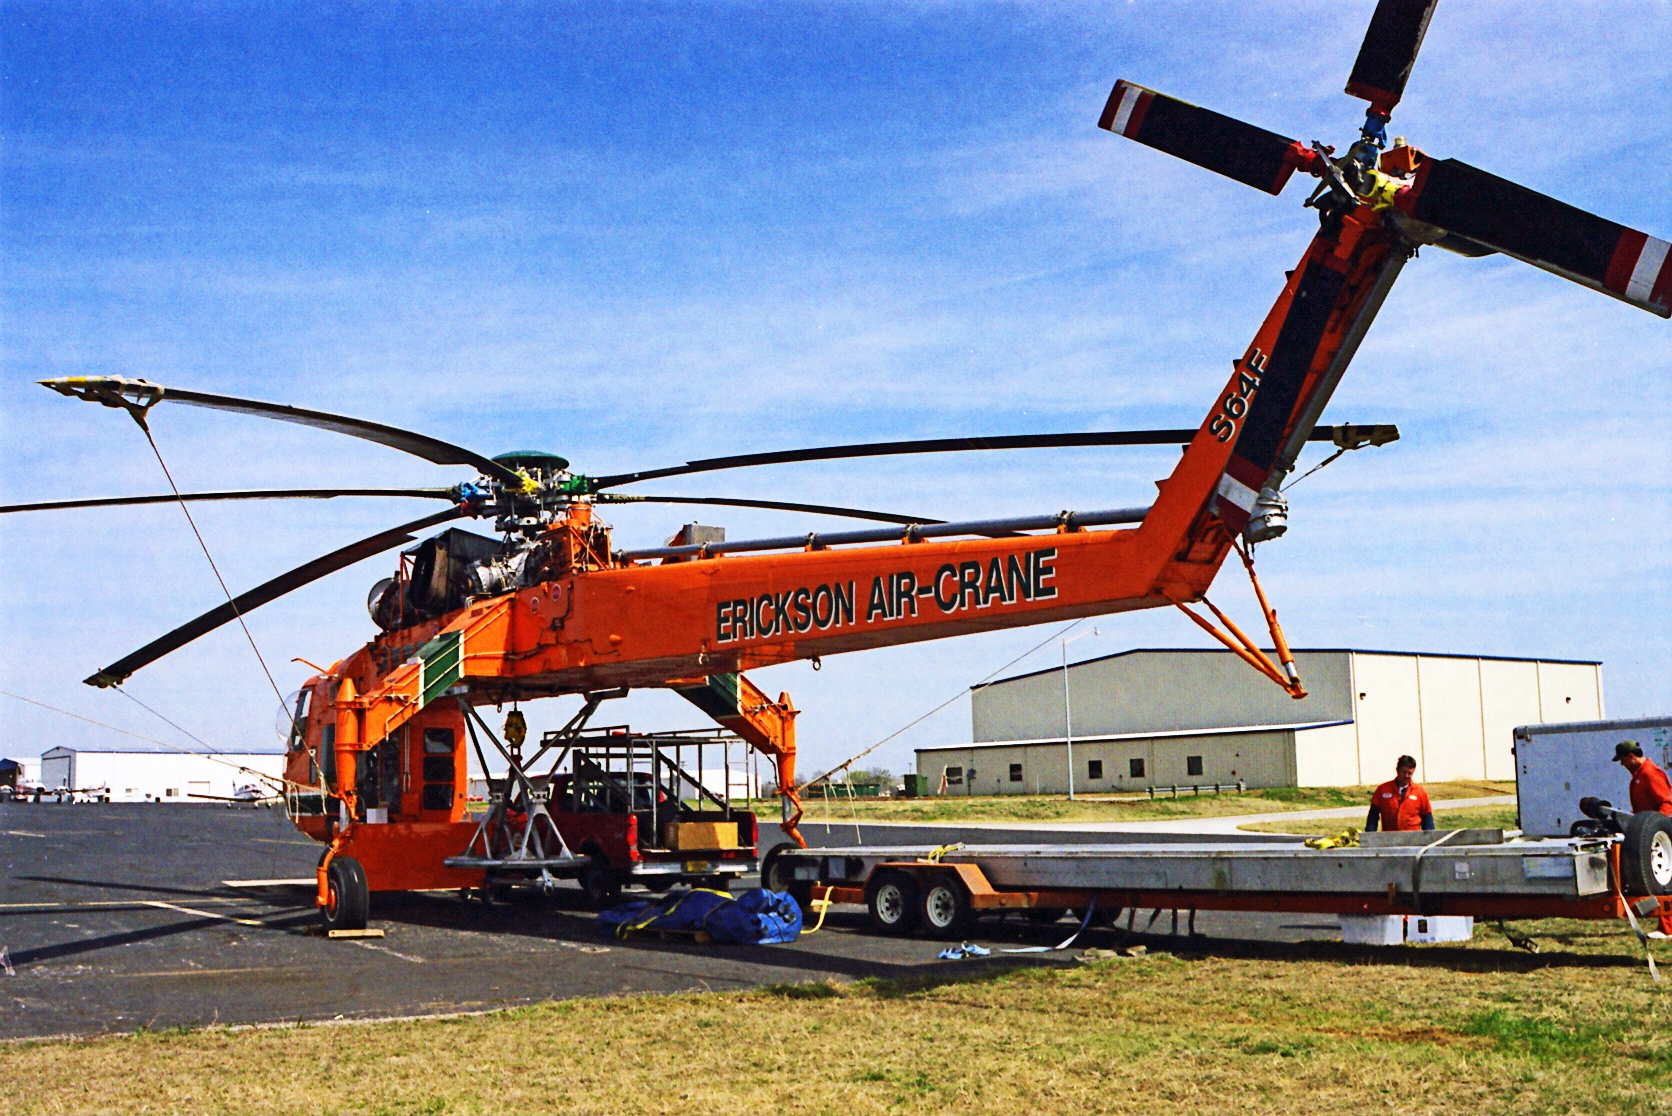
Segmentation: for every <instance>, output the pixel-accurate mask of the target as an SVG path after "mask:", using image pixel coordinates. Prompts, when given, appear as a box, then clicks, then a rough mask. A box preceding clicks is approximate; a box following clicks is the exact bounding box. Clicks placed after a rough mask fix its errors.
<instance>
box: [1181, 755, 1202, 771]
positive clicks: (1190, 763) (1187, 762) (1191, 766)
mask: <svg viewBox="0 0 1672 1116" xmlns="http://www.w3.org/2000/svg"><path fill="white" fill-rule="evenodd" d="M1184 773H1185V774H1186V775H1200V774H1201V773H1202V757H1201V756H1185V757H1184Z"/></svg>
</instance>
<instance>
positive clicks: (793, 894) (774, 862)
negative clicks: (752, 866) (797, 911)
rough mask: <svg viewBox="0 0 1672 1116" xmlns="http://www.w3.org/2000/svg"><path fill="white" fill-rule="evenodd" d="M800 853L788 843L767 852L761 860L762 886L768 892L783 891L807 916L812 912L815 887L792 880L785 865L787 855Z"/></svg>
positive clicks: (803, 881) (775, 846)
mask: <svg viewBox="0 0 1672 1116" xmlns="http://www.w3.org/2000/svg"><path fill="white" fill-rule="evenodd" d="M800 851H801V850H800V849H798V848H796V846H794V845H792V844H788V843H785V844H781V845H773V846H772V847H771V848H770V849H768V850H766V855H765V856H764V857H762V858H761V886H762V887H764V888H766V890H768V891H781V892H783V893H784V894H785V895H788V896H789V897H790V898H791V899H794V900H795V905H796V906H798V907H800V908H801V912H802V914H803V915H805V914H807V912H809V911H811V910H812V904H813V885H812V884H810V883H808V882H807V881H806V880H799V881H797V880H792V879H791V878H790V870H789V867H788V866H787V865H785V864H784V857H785V856H786V855H787V854H789V853H792V852H800Z"/></svg>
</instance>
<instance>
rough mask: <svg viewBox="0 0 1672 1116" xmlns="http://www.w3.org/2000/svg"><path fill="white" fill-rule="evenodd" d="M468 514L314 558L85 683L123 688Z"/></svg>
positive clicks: (453, 512)
mask: <svg viewBox="0 0 1672 1116" xmlns="http://www.w3.org/2000/svg"><path fill="white" fill-rule="evenodd" d="M464 514H465V513H464V511H463V510H462V509H460V508H448V509H447V510H446V511H444V512H437V513H436V514H434V515H427V516H425V517H424V518H423V519H415V520H413V521H412V522H411V523H403V524H402V525H401V526H399V527H395V528H393V529H391V530H388V531H382V532H379V533H378V534H376V535H373V536H371V537H370V538H367V539H361V540H360V541H359V542H357V543H351V544H349V545H348V546H345V547H343V548H342V549H341V550H333V551H332V552H331V553H330V554H326V555H324V556H322V557H319V558H315V559H314V560H313V561H312V562H309V563H307V564H306V565H302V566H298V567H296V568H295V569H294V570H291V571H290V572H289V573H286V574H280V575H279V576H278V577H275V578H274V579H273V580H271V581H269V582H266V583H264V584H262V585H258V586H256V587H255V588H254V589H251V590H250V591H248V592H247V593H240V594H239V595H238V596H236V597H234V598H233V599H232V600H231V601H228V602H227V603H226V604H223V605H221V606H220V607H219V608H212V609H210V610H209V611H208V612H205V613H204V614H203V615H202V616H199V617H198V618H197V619H196V620H193V621H192V622H191V623H189V624H183V625H181V626H180V627H178V628H175V629H174V630H173V631H172V632H169V633H168V634H167V635H165V636H163V637H162V638H160V639H154V640H152V641H151V642H150V643H147V644H146V645H145V646H144V647H141V648H140V649H139V650H138V651H135V652H134V653H133V654H131V655H128V656H127V657H125V658H121V659H118V660H116V661H115V662H114V663H111V664H110V665H109V666H107V667H105V668H104V669H103V670H101V671H99V672H98V673H97V674H95V675H93V676H92V677H90V678H87V679H84V681H85V682H86V683H87V685H89V686H98V687H100V688H101V689H102V688H105V687H109V686H120V685H121V684H122V683H123V682H125V681H126V680H127V679H128V677H129V676H130V675H131V674H133V672H134V671H136V670H138V669H139V668H140V667H143V666H146V665H148V664H150V663H154V662H156V661H157V660H158V659H160V658H162V657H163V656H164V655H167V654H168V653H169V652H171V651H177V650H179V649H180V648H182V647H184V646H185V645H186V644H188V643H190V642H191V641H192V640H194V639H196V638H197V637H198V636H201V635H204V634H206V633H208V632H212V631H214V630H215V629H216V628H218V627H220V626H221V625H222V624H225V623H228V622H229V621H231V620H234V619H236V618H238V617H239V616H241V615H244V614H246V613H248V612H249V611H250V610H252V609H256V608H260V607H261V606H262V605H264V604H266V603H267V602H268V601H273V600H277V599H278V598H280V597H282V596H284V595H285V594H286V593H288V592H290V591H291V590H293V589H300V588H301V587H302V586H304V585H307V584H308V583H310V582H314V581H318V580H319V579H320V578H322V577H324V576H325V575H326V574H331V573H335V572H337V571H338V570H341V569H346V568H347V567H349V566H352V565H354V563H356V562H358V561H360V560H361V559H363V558H370V557H371V556H372V555H374V554H380V553H382V552H383V551H385V550H388V549H389V548H390V547H392V546H399V545H401V544H402V543H409V542H411V541H412V538H413V533H414V532H416V531H423V530H426V529H428V528H430V527H434V526H436V525H438V524H442V523H446V522H448V521H449V520H453V519H458V518H459V517H460V516H462V515H464Z"/></svg>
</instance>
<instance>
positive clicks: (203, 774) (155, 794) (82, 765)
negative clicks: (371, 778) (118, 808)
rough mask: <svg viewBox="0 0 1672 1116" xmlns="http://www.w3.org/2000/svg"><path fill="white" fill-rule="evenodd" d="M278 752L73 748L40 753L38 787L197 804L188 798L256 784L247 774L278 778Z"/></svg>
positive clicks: (142, 746)
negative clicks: (247, 784)
mask: <svg viewBox="0 0 1672 1116" xmlns="http://www.w3.org/2000/svg"><path fill="white" fill-rule="evenodd" d="M284 761H285V756H284V751H283V749H282V747H281V746H279V745H274V747H273V748H272V749H271V750H270V751H254V750H251V751H247V752H236V753H234V752H207V751H199V750H196V749H186V748H178V749H175V748H162V747H158V746H156V745H147V744H143V743H124V744H117V745H99V744H74V745H67V746H63V747H57V748H48V749H47V750H46V751H45V752H42V753H41V768H40V770H41V776H40V781H41V785H42V786H44V787H45V788H46V789H47V790H48V791H52V790H56V789H57V788H60V787H64V788H68V789H73V790H82V791H99V792H102V795H101V797H103V796H108V797H109V798H110V800H111V801H112V802H180V803H187V802H191V803H202V802H203V801H204V800H203V799H201V798H193V797H192V796H193V795H208V796H215V797H222V798H224V797H229V796H231V795H232V794H233V792H234V791H235V790H236V789H237V788H238V787H240V786H243V785H244V784H246V783H253V782H256V776H255V775H254V774H253V773H252V772H256V771H259V772H261V773H262V774H264V775H268V776H270V777H272V778H275V779H277V778H280V777H281V776H283V774H284Z"/></svg>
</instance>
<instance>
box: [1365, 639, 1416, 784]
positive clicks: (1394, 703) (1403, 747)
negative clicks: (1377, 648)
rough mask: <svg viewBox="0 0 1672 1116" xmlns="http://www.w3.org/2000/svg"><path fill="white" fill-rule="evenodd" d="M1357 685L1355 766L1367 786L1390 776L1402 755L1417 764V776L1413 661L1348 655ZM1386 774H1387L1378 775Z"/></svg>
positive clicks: (1410, 659)
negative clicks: (1356, 761)
mask: <svg viewBox="0 0 1672 1116" xmlns="http://www.w3.org/2000/svg"><path fill="white" fill-rule="evenodd" d="M1353 677H1354V678H1355V679H1357V681H1358V693H1357V694H1356V695H1354V696H1355V698H1356V699H1357V704H1358V726H1359V731H1358V742H1359V754H1358V761H1359V762H1358V767H1359V772H1360V776H1361V777H1362V778H1363V779H1364V781H1365V782H1367V783H1379V782H1381V781H1382V780H1384V779H1391V778H1392V777H1393V769H1394V767H1395V765H1396V763H1397V761H1398V759H1399V757H1400V756H1401V755H1409V756H1411V757H1413V758H1414V759H1416V760H1417V778H1418V779H1422V778H1425V776H1424V775H1423V773H1422V716H1421V704H1420V702H1419V699H1418V695H1417V661H1416V659H1415V658H1414V657H1411V656H1406V655H1358V654H1355V655H1354V656H1353ZM1382 772H1387V774H1385V775H1384V774H1382Z"/></svg>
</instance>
